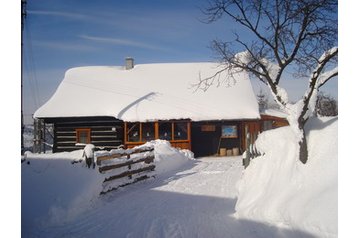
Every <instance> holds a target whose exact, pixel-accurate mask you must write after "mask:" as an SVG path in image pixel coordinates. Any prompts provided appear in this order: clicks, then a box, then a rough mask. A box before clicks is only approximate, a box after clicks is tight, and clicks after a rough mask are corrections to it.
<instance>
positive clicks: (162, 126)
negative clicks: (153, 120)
mask: <svg viewBox="0 0 358 238" xmlns="http://www.w3.org/2000/svg"><path fill="white" fill-rule="evenodd" d="M159 139H161V140H171V139H172V123H171V122H162V123H159Z"/></svg>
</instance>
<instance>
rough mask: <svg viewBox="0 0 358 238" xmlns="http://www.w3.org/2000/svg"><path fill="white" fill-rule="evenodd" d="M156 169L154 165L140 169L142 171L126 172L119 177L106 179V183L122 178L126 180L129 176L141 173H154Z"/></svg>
mask: <svg viewBox="0 0 358 238" xmlns="http://www.w3.org/2000/svg"><path fill="white" fill-rule="evenodd" d="M154 168H155V165H154V164H152V165H150V166H148V167H144V168H140V169H136V170H131V171H125V172H123V173H121V174H118V175H114V176H110V177H108V178H105V179H104V181H103V182H104V183H105V182H108V181H112V180H115V179H120V178H124V177H127V176H130V175H133V174H138V173H141V172H144V171H148V170H151V171H153V170H154Z"/></svg>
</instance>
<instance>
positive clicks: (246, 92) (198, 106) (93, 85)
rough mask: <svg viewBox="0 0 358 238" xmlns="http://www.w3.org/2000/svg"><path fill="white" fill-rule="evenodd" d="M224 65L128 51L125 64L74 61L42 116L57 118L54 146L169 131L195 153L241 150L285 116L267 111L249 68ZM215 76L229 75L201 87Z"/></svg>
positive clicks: (109, 145) (112, 143) (111, 145)
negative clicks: (230, 69)
mask: <svg viewBox="0 0 358 238" xmlns="http://www.w3.org/2000/svg"><path fill="white" fill-rule="evenodd" d="M222 67H223V65H220V64H217V63H208V62H205V63H163V64H138V65H134V61H133V59H132V58H127V59H126V64H125V66H88V67H77V68H72V69H69V70H68V71H67V72H66V73H65V76H64V79H63V81H62V82H61V84H60V85H59V87H58V88H57V90H56V92H55V93H54V95H53V96H52V97H51V98H50V99H49V100H48V101H47V102H46V103H45V104H44V105H42V106H41V107H40V108H39V109H38V110H37V111H36V112H35V114H34V117H35V118H37V119H42V120H43V121H44V122H45V123H46V124H53V127H54V144H53V152H61V151H72V150H76V149H80V148H82V147H81V146H83V145H84V144H89V143H91V144H94V145H95V146H96V147H97V148H101V149H107V150H110V149H115V148H118V147H119V146H124V147H126V148H131V147H134V146H137V145H140V144H143V143H145V142H147V141H151V140H155V139H162V140H168V141H169V142H170V143H171V144H172V146H174V147H179V148H182V149H189V150H191V151H193V152H194V154H195V157H201V156H210V155H215V154H219V151H220V149H225V150H228V151H230V150H231V151H234V153H233V154H234V155H237V154H241V153H242V152H243V151H244V150H245V148H246V146H247V145H248V143H252V142H253V141H254V140H255V139H256V137H257V134H258V133H259V132H260V131H262V130H263V129H264V126H266V127H265V128H266V129H267V128H268V127H270V128H273V127H274V126H273V125H269V124H270V123H271V124H272V121H274V120H276V119H277V118H276V119H275V118H273V117H269V116H267V117H266V118H264V120H262V119H261V116H260V113H259V108H258V103H257V100H256V97H255V94H254V92H253V89H252V86H251V83H250V80H249V77H248V75H247V74H246V73H245V72H239V73H237V74H230V75H229V74H228V73H227V72H226V71H223V72H221V73H220V74H217V72H219V71H220V69H222ZM212 76H215V77H217V79H218V78H220V79H223V80H221V81H222V82H223V85H218V84H217V85H216V84H214V85H212V86H210V87H209V88H208V89H207V90H200V89H199V90H196V87H195V86H194V85H196V84H197V83H198V81H199V79H200V78H208V77H212ZM265 121H266V122H265ZM267 121H269V122H267ZM270 121H271V122H270ZM276 121H278V120H276ZM248 135H249V136H248Z"/></svg>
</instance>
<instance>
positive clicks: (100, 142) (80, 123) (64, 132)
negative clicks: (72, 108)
mask: <svg viewBox="0 0 358 238" xmlns="http://www.w3.org/2000/svg"><path fill="white" fill-rule="evenodd" d="M53 123H54V146H53V152H62V151H73V150H78V149H82V148H83V146H76V142H77V135H76V129H90V143H91V144H93V145H95V146H96V147H99V148H101V147H102V148H103V149H108V150H109V149H115V148H118V146H120V145H122V144H123V122H121V121H119V120H117V119H115V118H77V119H74V118H72V119H68V120H64V119H63V120H57V121H56V122H53Z"/></svg>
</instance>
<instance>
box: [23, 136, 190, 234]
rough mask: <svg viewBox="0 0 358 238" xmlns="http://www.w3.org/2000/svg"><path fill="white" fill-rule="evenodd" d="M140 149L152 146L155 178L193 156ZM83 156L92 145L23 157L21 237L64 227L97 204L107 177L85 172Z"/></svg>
mask: <svg viewBox="0 0 358 238" xmlns="http://www.w3.org/2000/svg"><path fill="white" fill-rule="evenodd" d="M142 146H154V149H155V151H154V154H155V160H154V163H155V165H156V168H155V174H161V173H166V172H170V171H172V170H174V169H176V168H178V167H180V166H182V165H183V164H185V163H186V162H188V160H189V159H192V158H193V153H192V152H190V151H187V150H179V149H175V148H173V147H171V146H170V143H169V142H167V141H161V140H157V141H152V142H148V143H146V144H145V145H142ZM85 154H87V155H92V154H93V146H92V145H89V146H87V147H86V148H85V150H76V151H73V152H62V153H54V154H33V153H31V152H27V153H26V154H25V157H24V158H25V161H24V162H23V163H22V164H21V173H22V174H21V207H22V211H21V220H22V231H23V234H27V233H34V234H36V230H34V229H39V230H41V227H44V226H48V225H55V224H56V225H61V224H65V223H67V222H69V221H72V220H73V219H75V218H76V217H78V215H80V214H82V213H83V212H85V211H86V210H89V209H91V208H93V207H94V206H95V205H96V204H97V202H98V200H99V199H100V192H101V191H102V189H103V184H102V182H103V181H104V178H105V176H106V175H105V174H101V173H99V172H98V168H97V167H96V168H95V169H92V168H88V167H87V165H86V163H85V160H84V155H85Z"/></svg>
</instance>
